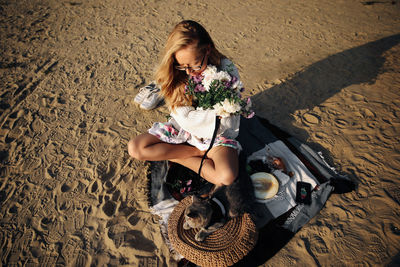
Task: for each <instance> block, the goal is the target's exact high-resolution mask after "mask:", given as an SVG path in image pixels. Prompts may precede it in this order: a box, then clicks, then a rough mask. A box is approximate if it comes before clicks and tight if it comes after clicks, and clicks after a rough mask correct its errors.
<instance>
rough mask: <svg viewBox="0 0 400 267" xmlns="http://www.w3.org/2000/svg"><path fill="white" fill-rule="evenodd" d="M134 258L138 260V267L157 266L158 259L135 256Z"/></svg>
mask: <svg viewBox="0 0 400 267" xmlns="http://www.w3.org/2000/svg"><path fill="white" fill-rule="evenodd" d="M136 258H137V259H138V260H139V263H138V264H139V265H138V266H159V265H160V263H159V259H158V257H157V256H153V257H141V256H136Z"/></svg>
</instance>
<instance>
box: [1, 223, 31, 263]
mask: <svg viewBox="0 0 400 267" xmlns="http://www.w3.org/2000/svg"><path fill="white" fill-rule="evenodd" d="M19 235H20V237H19V238H18V236H19ZM34 235H35V232H34V231H33V230H32V229H26V230H25V231H24V232H23V233H18V234H17V241H16V242H15V243H14V246H13V248H12V250H11V255H10V258H9V259H8V263H7V264H8V266H18V262H20V260H21V257H24V255H27V253H28V251H29V247H30V244H31V242H32V240H33V238H34Z"/></svg>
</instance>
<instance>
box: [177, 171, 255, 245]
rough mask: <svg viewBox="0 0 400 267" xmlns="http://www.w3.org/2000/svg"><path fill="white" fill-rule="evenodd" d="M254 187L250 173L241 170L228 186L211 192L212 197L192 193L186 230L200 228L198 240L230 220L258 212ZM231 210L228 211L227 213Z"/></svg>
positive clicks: (197, 235) (187, 212) (202, 239)
mask: <svg viewBox="0 0 400 267" xmlns="http://www.w3.org/2000/svg"><path fill="white" fill-rule="evenodd" d="M254 200H255V197H254V187H253V184H252V182H251V179H250V177H249V176H248V174H247V173H246V172H245V171H244V172H240V173H239V177H238V178H237V179H236V180H235V181H234V182H233V183H232V184H231V185H228V186H220V187H218V188H216V189H214V190H213V192H212V193H210V195H209V197H208V198H200V197H198V196H192V203H191V204H190V205H189V206H187V207H186V209H185V213H184V216H185V222H184V224H183V229H185V230H188V229H190V228H196V229H200V230H199V232H197V234H196V236H195V239H196V241H199V242H202V241H204V239H205V238H206V237H207V236H209V235H210V234H212V233H213V232H215V231H216V230H217V229H218V228H221V227H222V226H223V225H224V224H225V223H226V222H227V220H229V219H231V218H235V217H238V216H240V215H242V214H243V213H246V212H247V213H249V214H250V215H251V216H252V215H254V211H253V210H252V208H253V207H254V205H253V203H254ZM226 211H228V212H226Z"/></svg>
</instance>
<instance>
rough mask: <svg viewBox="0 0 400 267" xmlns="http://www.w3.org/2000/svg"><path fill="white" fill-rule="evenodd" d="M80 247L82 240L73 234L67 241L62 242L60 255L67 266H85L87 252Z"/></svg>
mask: <svg viewBox="0 0 400 267" xmlns="http://www.w3.org/2000/svg"><path fill="white" fill-rule="evenodd" d="M82 248H83V244H82V241H81V240H80V239H79V238H78V237H75V236H70V237H69V239H68V241H67V242H65V243H64V244H63V247H62V249H61V255H62V257H63V258H64V260H65V262H66V265H67V266H86V263H87V262H88V254H87V252H86V251H83V250H82Z"/></svg>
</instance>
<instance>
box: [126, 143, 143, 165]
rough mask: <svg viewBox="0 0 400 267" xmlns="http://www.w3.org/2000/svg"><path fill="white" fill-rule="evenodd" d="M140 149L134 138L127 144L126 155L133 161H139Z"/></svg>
mask: <svg viewBox="0 0 400 267" xmlns="http://www.w3.org/2000/svg"><path fill="white" fill-rule="evenodd" d="M140 151H141V149H140V146H139V142H138V140H137V139H136V138H134V139H131V140H130V141H129V142H128V154H129V156H131V157H132V158H135V159H139V160H140V159H141V153H140Z"/></svg>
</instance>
